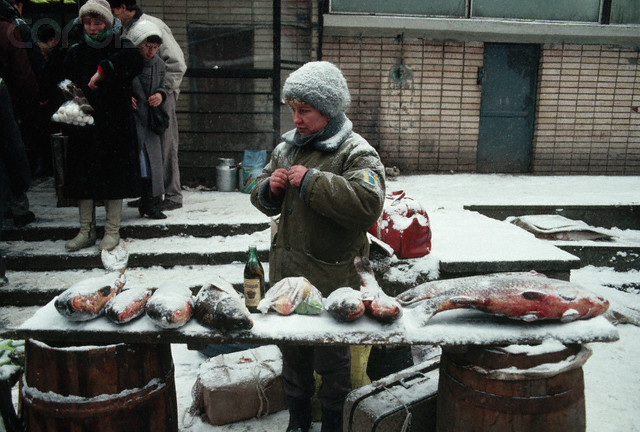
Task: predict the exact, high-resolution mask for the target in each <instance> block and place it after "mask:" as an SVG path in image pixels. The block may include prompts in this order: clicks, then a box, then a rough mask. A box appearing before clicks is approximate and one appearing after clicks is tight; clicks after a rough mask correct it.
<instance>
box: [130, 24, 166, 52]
mask: <svg viewBox="0 0 640 432" xmlns="http://www.w3.org/2000/svg"><path fill="white" fill-rule="evenodd" d="M149 36H158V37H159V38H160V40H162V32H161V31H160V29H159V28H158V26H157V25H155V24H154V23H152V22H151V21H149V20H146V19H142V20H138V21H137V22H136V23H135V24H134V25H133V26H132V27H131V30H130V31H129V39H131V42H133V44H134V45H135V46H140V44H142V43H144V41H146V40H147V38H148V37H149Z"/></svg>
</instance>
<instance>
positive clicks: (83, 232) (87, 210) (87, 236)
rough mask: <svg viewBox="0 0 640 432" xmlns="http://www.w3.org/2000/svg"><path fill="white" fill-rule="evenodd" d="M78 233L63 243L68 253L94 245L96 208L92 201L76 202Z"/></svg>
mask: <svg viewBox="0 0 640 432" xmlns="http://www.w3.org/2000/svg"><path fill="white" fill-rule="evenodd" d="M78 211H79V213H80V232H79V233H78V235H76V236H75V237H74V238H72V239H71V240H69V241H68V242H67V243H65V245H64V247H65V248H66V249H67V250H69V251H77V250H80V249H84V248H88V247H91V246H93V245H94V244H96V206H95V203H94V202H93V200H78Z"/></svg>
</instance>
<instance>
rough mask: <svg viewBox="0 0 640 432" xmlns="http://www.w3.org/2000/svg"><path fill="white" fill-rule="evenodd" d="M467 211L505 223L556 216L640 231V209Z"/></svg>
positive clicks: (481, 208) (583, 207)
mask: <svg viewBox="0 0 640 432" xmlns="http://www.w3.org/2000/svg"><path fill="white" fill-rule="evenodd" d="M464 209H465V210H471V211H477V212H478V213H481V214H483V215H485V216H489V217H491V218H494V219H498V220H505V219H506V218H507V217H509V216H526V215H542V214H555V215H560V216H564V217H566V218H568V219H573V220H581V221H583V222H585V223H587V224H588V225H591V226H593V227H602V228H619V229H632V230H640V205H636V204H626V205H555V206H554V205H465V206H464Z"/></svg>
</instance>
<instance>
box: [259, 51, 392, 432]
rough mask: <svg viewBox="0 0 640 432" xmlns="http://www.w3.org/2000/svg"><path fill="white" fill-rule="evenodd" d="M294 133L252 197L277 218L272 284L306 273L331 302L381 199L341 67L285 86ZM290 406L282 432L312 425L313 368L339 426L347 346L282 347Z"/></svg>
mask: <svg viewBox="0 0 640 432" xmlns="http://www.w3.org/2000/svg"><path fill="white" fill-rule="evenodd" d="M283 97H284V101H285V103H286V104H287V105H288V106H289V107H290V108H291V110H292V116H293V123H294V124H295V129H293V130H291V131H289V132H286V133H285V134H284V135H283V136H282V142H281V143H280V144H279V145H278V146H277V147H276V148H275V149H274V151H273V154H272V156H271V160H270V161H269V163H268V164H267V165H266V166H265V168H264V170H263V172H262V174H261V175H260V176H259V177H258V179H257V181H256V187H255V188H254V189H253V190H252V192H251V202H252V204H253V205H254V206H255V207H256V208H258V209H259V210H260V211H261V212H263V213H264V214H266V215H267V216H277V215H280V218H279V221H278V229H277V234H276V236H275V237H274V238H273V241H272V243H271V248H270V253H269V280H270V282H271V284H275V283H276V282H278V281H279V280H281V279H284V278H286V277H294V276H304V277H306V278H307V279H308V280H309V281H310V282H311V283H312V284H313V285H314V286H316V287H317V288H318V289H319V290H320V291H321V292H322V294H323V296H324V297H327V296H328V295H329V294H330V293H331V292H332V291H334V290H336V289H337V288H340V287H351V288H353V289H359V288H360V277H359V275H358V273H357V272H356V269H355V268H354V265H353V262H354V258H355V257H356V256H368V254H369V243H368V241H367V230H368V229H369V227H370V226H372V225H373V224H374V223H375V222H376V221H377V220H378V218H379V217H380V215H381V213H382V209H383V205H384V199H385V178H384V166H383V165H382V162H381V161H380V157H379V156H378V154H377V152H376V151H375V149H374V148H373V147H372V146H371V145H370V144H369V143H368V142H367V141H366V140H365V139H364V138H363V137H362V136H360V135H359V134H357V133H356V132H354V131H353V124H352V123H351V121H350V120H349V119H348V118H347V116H346V115H345V113H344V111H345V109H346V108H347V106H348V105H349V103H350V100H351V95H350V93H349V89H348V86H347V81H346V79H345V78H344V76H343V74H342V72H341V71H340V69H338V68H337V67H336V66H335V65H333V64H332V63H329V62H326V61H314V62H309V63H307V64H305V65H303V66H302V67H301V68H299V69H298V70H296V71H294V72H293V73H291V75H289V77H288V78H287V80H286V81H285V83H284V86H283ZM280 349H281V351H282V355H283V373H282V374H283V380H284V388H285V394H286V396H287V404H288V408H289V415H290V418H289V425H288V427H287V431H291V432H306V431H308V430H309V428H310V425H311V396H312V395H313V394H314V393H315V380H314V376H313V372H314V370H315V371H316V372H317V373H318V374H319V375H321V376H322V385H321V387H320V389H319V391H318V399H319V401H320V404H321V407H322V429H321V430H322V431H323V432H331V431H341V430H342V408H343V404H344V401H345V398H346V396H347V394H348V393H349V392H350V391H351V378H350V369H351V359H350V351H349V347H348V346H330V345H321V346H293V345H289V346H281V347H280Z"/></svg>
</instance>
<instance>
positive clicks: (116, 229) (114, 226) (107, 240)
mask: <svg viewBox="0 0 640 432" xmlns="http://www.w3.org/2000/svg"><path fill="white" fill-rule="evenodd" d="M104 208H105V210H106V211H107V218H106V221H105V224H104V237H102V241H101V242H100V249H101V250H107V251H110V250H111V249H113V248H115V247H116V246H118V244H119V243H120V216H121V215H122V200H121V199H120V200H105V201H104Z"/></svg>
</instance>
